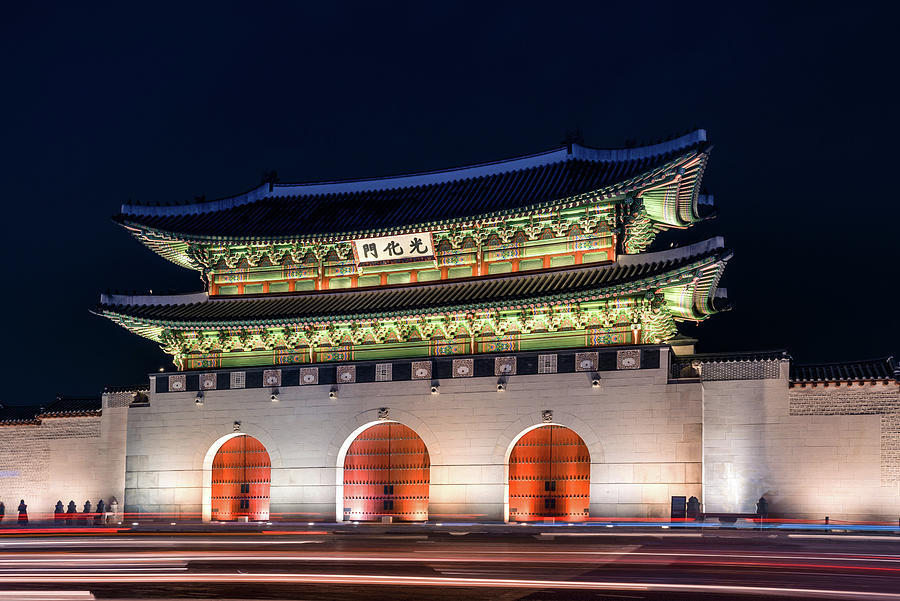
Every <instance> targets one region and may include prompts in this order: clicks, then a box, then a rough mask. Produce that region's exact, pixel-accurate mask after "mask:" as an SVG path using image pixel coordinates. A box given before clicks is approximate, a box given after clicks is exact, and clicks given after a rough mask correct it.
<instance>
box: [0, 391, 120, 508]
mask: <svg viewBox="0 0 900 601" xmlns="http://www.w3.org/2000/svg"><path fill="white" fill-rule="evenodd" d="M102 407H103V412H102V415H99V416H85V417H45V418H41V423H40V424H39V425H9V426H2V427H0V501H2V502H3V504H4V505H5V511H6V516H5V519H4V521H7V522H8V521H11V520H15V519H16V515H17V512H16V508H17V507H18V505H19V500H20V499H24V500H25V503H26V505H28V515H29V518H30V519H31V520H41V519H52V517H53V516H52V512H53V507H54V506H55V505H56V502H57V501H62V502H63V505H67V504H68V502H69V500H73V501H75V504H76V506H77V507H78V510H79V511H81V509H82V507H83V506H84V502H85V501H86V500H90V501H91V505H92V506H93V507H94V508H96V506H97V501H99V500H100V499H103V501H104V503H106V504H107V505H108V504H109V503H110V499H112V498H113V497H115V498H116V499H117V500H118V501H119V503H120V507H121V503H122V499H123V498H124V494H125V461H124V457H125V436H126V431H127V429H126V426H127V419H128V409H127V406H126V405H125V404H124V403H122V402H119V401H118V400H117V399H115V398H113V399H110V397H109V396H108V395H105V394H104V395H103V404H102Z"/></svg>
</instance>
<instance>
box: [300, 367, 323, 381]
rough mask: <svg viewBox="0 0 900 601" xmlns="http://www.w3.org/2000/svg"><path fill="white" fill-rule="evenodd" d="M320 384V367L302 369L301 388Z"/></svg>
mask: <svg viewBox="0 0 900 601" xmlns="http://www.w3.org/2000/svg"><path fill="white" fill-rule="evenodd" d="M318 383H319V368H318V367H301V368H300V386H311V385H314V384H318Z"/></svg>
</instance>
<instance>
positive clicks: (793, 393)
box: [703, 361, 900, 521]
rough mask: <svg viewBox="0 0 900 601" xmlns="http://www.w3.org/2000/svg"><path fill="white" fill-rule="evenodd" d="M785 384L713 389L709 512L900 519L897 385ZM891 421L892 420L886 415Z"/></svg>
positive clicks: (707, 453) (726, 384)
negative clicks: (758, 505)
mask: <svg viewBox="0 0 900 601" xmlns="http://www.w3.org/2000/svg"><path fill="white" fill-rule="evenodd" d="M787 378H788V363H787V362H786V361H785V362H782V363H781V374H780V377H779V378H778V379H760V380H730V381H729V380H721V381H708V382H704V383H703V410H704V442H703V447H704V453H703V454H704V483H705V487H704V489H705V495H706V496H705V499H703V500H704V503H705V509H706V510H707V511H727V512H753V511H755V500H756V499H758V498H759V497H760V496H765V497H766V498H767V499H768V500H769V502H770V503H769V508H770V513H771V515H772V516H775V517H777V516H783V517H796V518H811V519H823V518H824V517H825V516H826V515H827V516H829V517H831V518H832V519H835V520H841V519H846V520H890V521H894V520H896V519H897V517H898V515H900V487H898V484H897V480H896V479H894V480H892V478H895V477H896V473H897V472H898V471H900V470H898V469H897V459H898V456H900V432H898V427H897V426H898V423H897V420H896V413H888V412H889V411H896V408H897V401H898V387H897V384H896V383H893V382H892V383H890V384H883V383H878V384H875V385H866V386H858V385H857V386H853V387H848V386H847V385H843V386H839V387H838V386H834V385H831V386H828V387H826V386H823V385H821V384H820V385H818V386H815V387H812V386H807V387H805V388H804V387H793V388H791V387H790V386H789V383H788V381H787ZM882 414H884V415H882Z"/></svg>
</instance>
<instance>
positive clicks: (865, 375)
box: [790, 357, 900, 384]
mask: <svg viewBox="0 0 900 601" xmlns="http://www.w3.org/2000/svg"><path fill="white" fill-rule="evenodd" d="M790 379H791V382H792V383H797V384H803V383H806V382H856V381H877V380H898V379H900V371H898V366H897V364H896V363H895V362H894V358H893V357H886V358H883V359H872V360H869V361H846V362H840V363H812V364H807V365H793V364H792V365H791V377H790Z"/></svg>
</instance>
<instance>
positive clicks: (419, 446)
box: [341, 421, 431, 521]
mask: <svg viewBox="0 0 900 601" xmlns="http://www.w3.org/2000/svg"><path fill="white" fill-rule="evenodd" d="M348 440H349V441H350V442H349V445H348V446H347V448H346V451H345V452H343V464H342V468H343V478H342V480H343V494H342V499H341V503H342V518H343V519H345V520H360V521H362V520H377V519H379V518H381V517H383V516H390V517H392V518H394V519H397V520H403V521H424V520H427V519H428V487H429V483H430V481H431V460H430V458H429V456H428V448H427V447H426V446H425V443H424V441H423V440H422V438H421V437H419V435H418V434H416V432H415V431H414V430H413V429H412V428H410V427H408V426H405V425H403V424H401V423H399V422H392V421H384V422H379V423H376V424H374V425H369V426H366V427H363V428H362V429H361V430H360V431H358V432H355V436H352V437H351V438H350V439H348Z"/></svg>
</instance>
